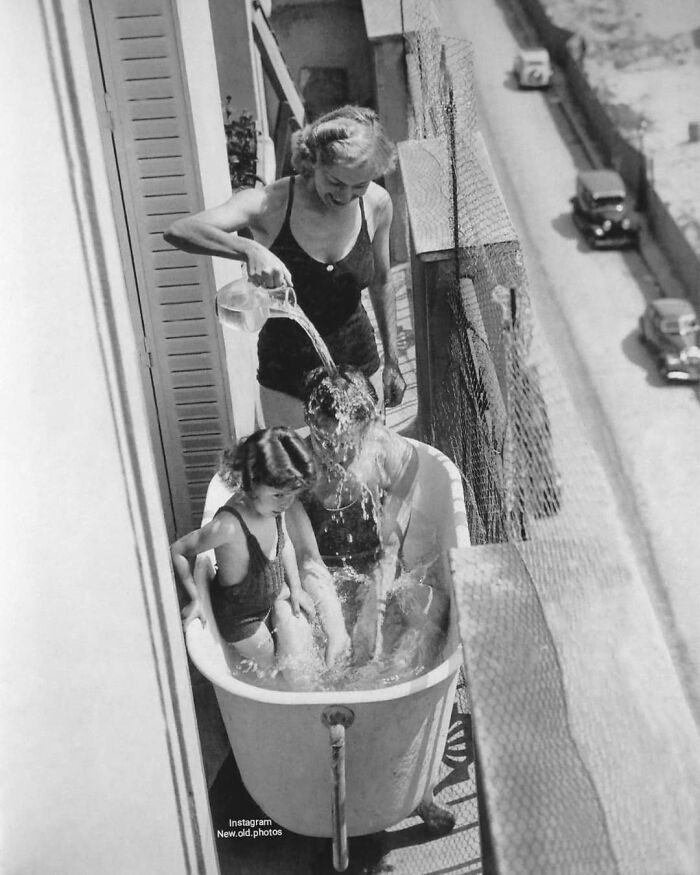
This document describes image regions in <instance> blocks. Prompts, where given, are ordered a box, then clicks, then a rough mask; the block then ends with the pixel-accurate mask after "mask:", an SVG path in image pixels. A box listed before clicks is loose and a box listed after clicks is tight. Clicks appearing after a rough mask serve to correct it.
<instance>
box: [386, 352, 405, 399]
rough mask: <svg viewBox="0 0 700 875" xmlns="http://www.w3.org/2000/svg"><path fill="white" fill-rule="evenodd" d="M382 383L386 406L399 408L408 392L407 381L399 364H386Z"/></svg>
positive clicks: (390, 362)
mask: <svg viewBox="0 0 700 875" xmlns="http://www.w3.org/2000/svg"><path fill="white" fill-rule="evenodd" d="M382 383H383V385H384V405H385V406H386V407H398V406H399V404H400V403H401V401H402V400H403V395H404V392H405V391H406V381H405V380H404V378H403V376H402V374H401V371H400V370H399V365H398V362H396V361H393V360H388V361H386V362H385V364H384V372H383V374H382Z"/></svg>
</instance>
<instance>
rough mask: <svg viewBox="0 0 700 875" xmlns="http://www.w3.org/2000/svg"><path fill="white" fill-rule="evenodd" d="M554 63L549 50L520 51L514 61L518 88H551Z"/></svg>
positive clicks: (514, 72) (514, 73)
mask: <svg viewBox="0 0 700 875" xmlns="http://www.w3.org/2000/svg"><path fill="white" fill-rule="evenodd" d="M552 74H553V71H552V62H551V60H550V58H549V52H548V51H547V49H541V48H537V49H520V50H519V52H518V54H517V55H516V56H515V60H514V61H513V75H514V76H515V81H516V82H517V83H518V88H549V86H550V85H551V84H552Z"/></svg>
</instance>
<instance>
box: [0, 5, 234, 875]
mask: <svg viewBox="0 0 700 875" xmlns="http://www.w3.org/2000/svg"><path fill="white" fill-rule="evenodd" d="M57 9H58V10H59V11H58V12H56V10H57ZM0 13H1V14H2V21H3V34H4V48H3V52H2V53H1V54H0V83H1V84H0V88H1V89H2V98H3V100H2V103H3V119H4V128H5V131H6V135H5V136H4V137H2V138H0V193H1V197H0V222H1V227H2V240H3V269H2V271H1V272H0V300H1V301H2V318H1V319H0V373H1V374H2V378H1V386H2V388H1V389H0V391H1V392H2V410H3V414H2V420H1V423H2V424H1V425H0V482H1V483H2V485H3V494H2V513H3V519H2V522H3V528H2V531H3V535H4V541H5V549H4V550H3V559H4V561H3V604H2V611H1V612H0V615H1V617H2V619H1V620H0V642H1V644H0V647H1V648H2V649H1V651H0V652H1V654H2V656H1V660H2V667H1V670H0V678H1V679H2V680H1V681H0V685H1V686H0V701H2V711H1V716H0V768H1V774H2V781H0V787H1V788H2V789H1V791H0V792H1V793H2V798H1V799H0V808H1V810H2V819H3V827H4V829H3V832H4V836H3V838H2V852H1V853H2V864H3V866H2V868H3V871H7V872H10V873H30V872H41V873H42V875H47V873H67V872H70V873H72V875H80V873H86V875H99V873H109V875H114V873H129V875H137V873H148V875H154V873H161V872H162V873H167V875H176V873H179V872H183V873H184V872H193V871H205V870H206V871H208V872H216V871H217V863H216V856H215V850H214V846H213V839H212V837H211V832H210V826H209V816H208V802H207V797H206V788H205V786H204V781H203V775H202V772H201V764H200V755H199V747H198V742H197V735H196V727H195V723H194V711H193V707H192V700H191V690H190V688H189V679H188V673H187V665H186V659H185V653H184V646H183V643H182V635H181V631H180V618H179V611H178V606H177V601H176V597H175V591H174V587H173V583H172V576H171V571H170V566H169V558H168V552H167V537H166V533H165V527H164V524H163V520H162V510H161V507H160V498H159V492H158V485H157V482H156V477H155V471H154V466H153V461H152V457H151V452H150V443H149V432H148V428H147V423H146V419H145V408H144V404H143V400H142V396H141V388H140V380H139V376H138V366H137V359H136V350H135V343H134V339H133V336H132V332H131V325H130V317H129V312H128V306H127V299H126V294H125V288H124V284H123V278H122V270H121V260H120V255H119V251H118V247H117V238H116V233H115V228H114V224H113V215H112V211H111V203H110V196H109V191H108V187H107V177H106V173H105V169H104V166H103V163H102V156H103V152H102V145H101V140H100V134H99V130H98V127H97V113H96V111H95V106H94V102H93V98H92V94H91V86H90V79H89V72H88V66H87V59H86V55H85V51H84V45H85V44H84V40H83V34H82V29H81V22H80V15H79V2H78V0H63V2H62V3H61V4H54V3H49V2H43V3H42V2H38V0H32V2H25V3H17V2H14V0H0ZM54 15H57V16H58V17H57V18H54ZM28 47H31V49H30V50H29V49H28ZM56 89H58V91H59V92H60V93H59V94H58V95H57V93H56ZM8 133H9V136H7V134H8Z"/></svg>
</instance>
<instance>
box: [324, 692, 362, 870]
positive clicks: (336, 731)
mask: <svg viewBox="0 0 700 875" xmlns="http://www.w3.org/2000/svg"><path fill="white" fill-rule="evenodd" d="M354 719H355V714H354V713H353V712H352V711H351V710H350V708H346V707H345V706H344V705H331V706H330V707H329V708H326V709H325V710H324V711H323V713H322V714H321V722H322V723H323V725H324V726H327V727H328V729H329V732H330V739H331V775H332V778H333V796H332V803H331V812H332V820H333V868H334V869H335V871H336V872H344V871H345V870H346V869H347V868H348V863H349V861H350V858H349V856H348V830H347V823H346V820H345V730H346V729H347V728H348V727H349V726H352V723H353V721H354Z"/></svg>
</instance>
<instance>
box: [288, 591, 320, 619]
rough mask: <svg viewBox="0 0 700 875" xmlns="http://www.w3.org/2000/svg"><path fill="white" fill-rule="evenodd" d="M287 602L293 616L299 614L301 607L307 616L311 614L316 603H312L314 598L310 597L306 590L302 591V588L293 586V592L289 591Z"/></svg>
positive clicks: (314, 611)
mask: <svg viewBox="0 0 700 875" xmlns="http://www.w3.org/2000/svg"><path fill="white" fill-rule="evenodd" d="M289 603H290V604H291V606H292V613H293V614H294V616H295V617H298V616H299V615H300V613H301V611H302V609H303V610H304V611H305V612H306V613H307V614H308V615H309V616H313V615H314V614H315V613H316V605H315V604H314V600H313V599H312V598H311V596H310V595H309V594H308V592H304V590H303V589H297V588H295V589H294V591H293V592H292V591H290V593H289Z"/></svg>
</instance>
